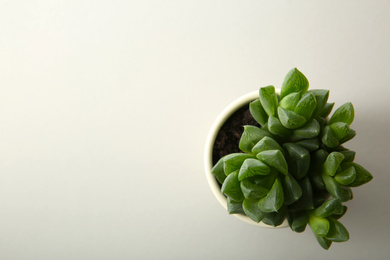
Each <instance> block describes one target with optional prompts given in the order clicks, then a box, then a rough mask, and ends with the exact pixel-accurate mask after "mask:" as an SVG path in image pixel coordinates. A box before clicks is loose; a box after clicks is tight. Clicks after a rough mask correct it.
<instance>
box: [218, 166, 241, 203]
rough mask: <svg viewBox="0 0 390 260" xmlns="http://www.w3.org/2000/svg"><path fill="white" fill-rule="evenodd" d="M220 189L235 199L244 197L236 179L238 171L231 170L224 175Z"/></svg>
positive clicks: (238, 199) (239, 199)
mask: <svg viewBox="0 0 390 260" xmlns="http://www.w3.org/2000/svg"><path fill="white" fill-rule="evenodd" d="M221 191H222V193H223V194H225V195H226V196H228V197H230V198H232V199H233V200H235V201H242V200H243V199H244V195H243V194H242V191H241V188H240V182H239V180H238V171H235V172H232V173H231V174H229V176H227V177H226V179H225V181H224V182H223V184H222V187H221Z"/></svg>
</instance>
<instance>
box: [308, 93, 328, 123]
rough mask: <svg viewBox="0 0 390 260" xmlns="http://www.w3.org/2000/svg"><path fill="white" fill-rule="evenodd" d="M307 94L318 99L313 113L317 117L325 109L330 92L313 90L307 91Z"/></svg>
mask: <svg viewBox="0 0 390 260" xmlns="http://www.w3.org/2000/svg"><path fill="white" fill-rule="evenodd" d="M307 93H312V94H313V95H314V96H315V98H316V101H317V106H316V108H315V109H314V112H313V117H316V116H318V115H319V114H320V113H321V112H322V111H323V109H324V107H325V105H326V101H328V97H329V90H325V89H313V90H309V91H307Z"/></svg>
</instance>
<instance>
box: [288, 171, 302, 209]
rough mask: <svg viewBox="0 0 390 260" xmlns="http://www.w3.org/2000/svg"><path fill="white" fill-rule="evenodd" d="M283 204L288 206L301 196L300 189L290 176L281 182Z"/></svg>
mask: <svg viewBox="0 0 390 260" xmlns="http://www.w3.org/2000/svg"><path fill="white" fill-rule="evenodd" d="M283 191H284V204H286V205H290V204H292V203H294V202H295V201H297V200H298V199H299V198H300V197H301V196H302V189H301V186H299V184H298V182H297V181H296V180H295V179H294V177H292V176H291V175H290V174H289V175H286V176H285V177H284V180H283Z"/></svg>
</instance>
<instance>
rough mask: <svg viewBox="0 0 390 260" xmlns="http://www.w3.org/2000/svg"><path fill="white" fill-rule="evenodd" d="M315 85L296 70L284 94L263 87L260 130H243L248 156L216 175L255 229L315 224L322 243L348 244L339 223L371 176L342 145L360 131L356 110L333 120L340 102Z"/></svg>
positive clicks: (341, 111) (223, 163) (254, 107)
mask: <svg viewBox="0 0 390 260" xmlns="http://www.w3.org/2000/svg"><path fill="white" fill-rule="evenodd" d="M308 88H309V82H308V80H307V79H306V77H305V76H304V75H303V74H302V73H301V72H300V71H299V70H298V69H296V68H294V69H292V70H291V71H290V72H288V74H287V75H286V77H285V79H284V81H283V84H282V87H281V91H280V95H278V94H277V93H276V92H275V88H274V87H273V86H266V87H262V88H260V90H259V98H258V99H256V100H254V101H253V102H251V103H250V104H249V109H250V112H251V114H252V116H253V118H254V119H255V120H256V121H257V122H258V123H259V124H260V125H261V127H260V128H259V127H256V126H253V125H246V126H244V131H243V134H242V136H241V139H240V142H239V148H240V150H241V151H242V152H240V153H233V154H229V155H226V156H224V157H222V158H221V159H220V160H219V161H218V162H217V163H216V164H215V165H214V167H213V169H212V171H211V172H212V173H213V174H214V175H215V177H216V178H217V180H218V181H219V182H220V183H221V184H222V187H221V191H222V193H223V194H225V195H226V197H227V209H228V212H229V214H245V215H247V216H248V217H249V218H251V219H252V220H253V221H255V222H260V221H262V222H263V223H265V224H268V225H271V226H278V225H281V224H282V223H283V222H284V220H285V219H286V218H287V220H288V223H289V226H290V228H291V229H292V230H293V231H295V232H303V231H304V230H305V228H306V226H307V224H309V226H310V227H311V229H312V231H313V233H314V235H315V237H316V239H317V241H318V243H319V244H320V245H321V246H322V247H323V248H324V249H329V247H330V246H331V244H332V242H344V241H347V240H348V239H349V233H348V231H347V229H346V228H345V227H344V226H343V225H342V224H341V223H340V222H339V221H338V219H340V218H341V217H342V216H343V215H344V214H345V212H346V210H347V207H346V206H345V205H343V204H342V203H343V202H346V201H349V200H351V199H352V191H351V187H357V186H360V185H363V184H365V183H367V182H369V181H370V180H371V179H372V175H371V174H370V173H369V172H368V171H367V170H366V169H364V168H363V167H362V166H360V165H359V164H357V163H355V162H353V161H354V158H355V152H354V151H351V150H348V149H347V148H345V147H344V146H343V144H344V143H345V142H347V141H348V140H350V139H352V138H353V137H354V136H355V135H356V132H355V131H354V130H353V129H351V128H350V125H351V123H352V121H353V119H354V108H353V106H352V104H351V103H346V104H344V105H342V106H341V107H339V108H338V109H337V110H336V111H335V112H334V113H333V115H332V116H331V117H330V118H329V117H328V116H329V114H330V113H331V110H332V108H333V106H334V103H327V101H328V97H329V91H328V90H320V89H314V90H308Z"/></svg>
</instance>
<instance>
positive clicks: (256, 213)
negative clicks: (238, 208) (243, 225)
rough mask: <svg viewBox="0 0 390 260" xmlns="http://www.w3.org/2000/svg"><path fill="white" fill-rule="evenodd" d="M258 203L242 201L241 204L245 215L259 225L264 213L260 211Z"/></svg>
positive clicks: (257, 201) (248, 200) (247, 200)
mask: <svg viewBox="0 0 390 260" xmlns="http://www.w3.org/2000/svg"><path fill="white" fill-rule="evenodd" d="M258 203H259V200H256V199H244V202H243V203H242V206H243V209H244V212H245V214H246V215H247V216H248V217H250V218H251V219H252V220H253V221H255V222H256V223H259V222H260V221H261V220H262V219H263V218H264V215H265V213H264V212H262V211H261V210H260V208H259V206H258Z"/></svg>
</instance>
